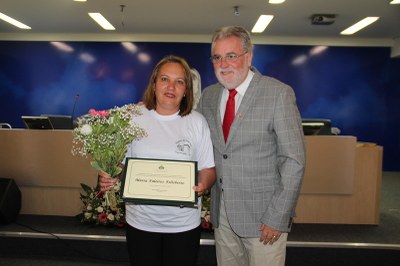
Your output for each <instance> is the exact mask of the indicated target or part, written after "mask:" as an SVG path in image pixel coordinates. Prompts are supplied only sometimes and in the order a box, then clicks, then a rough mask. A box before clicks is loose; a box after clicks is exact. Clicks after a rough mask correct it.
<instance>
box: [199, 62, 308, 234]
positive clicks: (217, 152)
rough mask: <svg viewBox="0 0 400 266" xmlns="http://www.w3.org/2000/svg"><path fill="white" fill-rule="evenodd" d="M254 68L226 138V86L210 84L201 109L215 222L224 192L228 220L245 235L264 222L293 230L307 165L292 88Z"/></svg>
mask: <svg viewBox="0 0 400 266" xmlns="http://www.w3.org/2000/svg"><path fill="white" fill-rule="evenodd" d="M252 71H253V72H255V75H254V77H253V79H252V81H251V83H250V85H249V88H248V89H247V91H246V93H245V95H244V97H243V99H242V102H241V104H240V106H239V109H238V111H237V113H236V116H235V120H234V121H233V124H232V126H231V129H230V133H229V137H228V140H227V142H226V143H225V141H224V136H223V133H222V124H221V118H220V117H221V116H220V108H219V106H220V100H221V95H222V91H223V89H224V87H223V86H222V85H221V84H219V83H217V84H214V85H211V86H209V87H207V88H206V89H205V90H204V92H203V94H202V96H201V99H200V102H199V106H198V109H197V110H198V111H200V112H201V113H202V114H203V115H204V116H205V118H206V119H207V121H208V124H209V126H210V130H211V139H212V141H213V145H214V157H215V165H216V170H217V181H216V183H215V184H214V186H213V187H212V190H211V195H212V197H211V204H212V206H211V220H212V223H213V225H214V226H216V227H218V220H219V211H220V199H221V194H222V193H223V198H224V204H225V208H226V211H227V216H228V220H229V223H230V225H231V227H232V229H233V230H234V231H235V232H236V234H238V235H239V236H242V237H259V236H260V231H259V230H258V228H259V226H260V225H261V223H263V224H266V225H268V226H270V227H272V228H275V229H278V230H280V231H283V232H288V231H290V227H291V219H292V217H293V216H294V214H295V207H296V202H297V199H298V196H299V193H300V186H301V182H302V179H303V175H304V168H305V147H304V137H303V129H302V125H301V118H300V114H299V111H298V108H297V106H296V99H295V95H294V92H293V90H292V88H290V87H289V86H288V85H286V84H283V83H282V82H280V81H278V80H276V79H273V78H270V77H266V76H262V75H261V74H260V73H259V72H258V71H257V70H256V69H255V68H252Z"/></svg>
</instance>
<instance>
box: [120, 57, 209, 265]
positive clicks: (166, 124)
mask: <svg viewBox="0 0 400 266" xmlns="http://www.w3.org/2000/svg"><path fill="white" fill-rule="evenodd" d="M192 86H193V85H192V74H191V70H190V68H189V66H188V64H187V62H186V61H185V60H184V59H183V58H180V57H177V56H173V55H171V56H167V57H165V58H163V59H162V60H161V61H160V62H159V63H158V64H157V65H156V67H155V68H154V70H153V73H152V75H151V78H150V81H149V84H148V86H147V89H146V91H145V95H144V106H143V107H142V115H141V116H138V117H135V123H137V124H139V125H140V126H141V127H143V128H144V130H145V131H146V133H147V137H145V138H143V139H141V140H139V141H135V142H133V143H132V144H131V145H130V147H129V148H128V152H127V154H126V157H139V158H153V159H170V160H187V161H197V163H198V169H199V173H198V174H199V175H198V185H197V186H195V187H193V189H194V190H195V191H197V192H198V193H199V195H200V196H201V195H203V194H204V192H205V191H207V190H208V189H209V188H210V187H211V186H212V185H213V183H214V181H215V169H214V166H215V165H214V157H213V148H212V143H211V139H210V131H209V128H208V125H207V122H206V120H205V119H204V117H203V116H202V115H201V114H200V113H198V112H196V111H193V110H192V107H193V88H192ZM198 206H199V207H198V208H180V207H173V206H160V205H144V204H132V203H126V219H127V232H126V238H127V244H128V250H129V256H130V260H131V264H132V265H135V266H140V265H146V266H149V265H157V266H160V265H174V266H177V265H182V266H188V265H195V264H196V260H197V252H198V248H199V243H200V227H199V225H200V220H201V219H200V211H201V198H199V202H198Z"/></svg>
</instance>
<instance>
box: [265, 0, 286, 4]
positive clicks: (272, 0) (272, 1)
mask: <svg viewBox="0 0 400 266" xmlns="http://www.w3.org/2000/svg"><path fill="white" fill-rule="evenodd" d="M285 1H286V0H269V1H268V2H269V3H270V4H282V3H283V2H285Z"/></svg>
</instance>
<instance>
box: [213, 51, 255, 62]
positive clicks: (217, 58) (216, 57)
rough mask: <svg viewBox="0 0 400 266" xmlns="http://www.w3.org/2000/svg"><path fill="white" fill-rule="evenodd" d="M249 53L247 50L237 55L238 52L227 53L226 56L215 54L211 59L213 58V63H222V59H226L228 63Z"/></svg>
mask: <svg viewBox="0 0 400 266" xmlns="http://www.w3.org/2000/svg"><path fill="white" fill-rule="evenodd" d="M247 53H248V52H247V51H246V52H244V53H243V54H239V55H237V54H227V55H225V56H220V55H213V56H211V57H210V60H211V62H213V64H218V63H221V62H222V60H224V59H225V61H226V62H228V63H234V62H236V60H238V58H239V57H241V56H243V55H245V54H247Z"/></svg>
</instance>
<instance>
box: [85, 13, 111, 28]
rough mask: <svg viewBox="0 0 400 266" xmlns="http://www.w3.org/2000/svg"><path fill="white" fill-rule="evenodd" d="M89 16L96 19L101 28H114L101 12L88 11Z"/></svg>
mask: <svg viewBox="0 0 400 266" xmlns="http://www.w3.org/2000/svg"><path fill="white" fill-rule="evenodd" d="M88 14H89V16H90V17H91V18H92V19H93V20H94V21H96V22H97V23H98V24H99V25H100V26H101V27H103V29H105V30H115V28H114V26H113V25H111V23H110V22H108V20H107V19H106V18H105V17H103V15H102V14H100V13H88Z"/></svg>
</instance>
